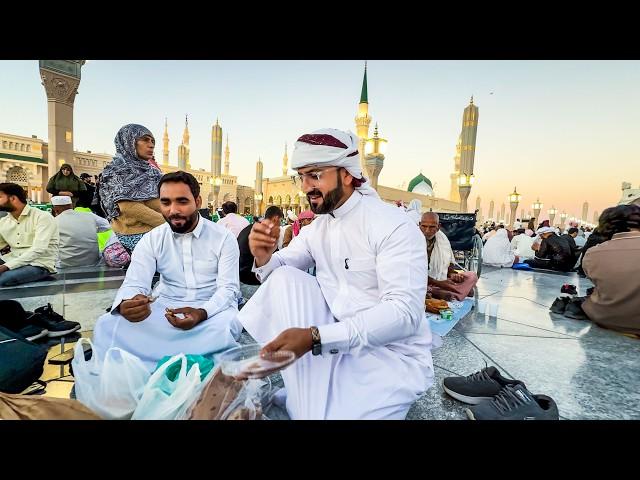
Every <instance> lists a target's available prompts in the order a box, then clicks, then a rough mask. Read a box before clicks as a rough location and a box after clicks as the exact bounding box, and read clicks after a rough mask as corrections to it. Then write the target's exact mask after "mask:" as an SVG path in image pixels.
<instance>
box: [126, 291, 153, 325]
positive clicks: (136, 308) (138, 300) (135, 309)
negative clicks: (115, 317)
mask: <svg viewBox="0 0 640 480" xmlns="http://www.w3.org/2000/svg"><path fill="white" fill-rule="evenodd" d="M149 303H150V301H149V297H148V296H146V295H142V294H141V293H139V294H138V295H136V296H135V297H133V298H131V299H129V300H124V301H123V302H122V303H121V304H120V307H119V309H120V315H122V316H123V317H124V318H126V319H127V320H129V321H130V322H141V321H142V320H144V319H145V318H147V317H148V316H149V315H151V307H150V306H149Z"/></svg>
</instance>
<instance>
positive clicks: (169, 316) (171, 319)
mask: <svg viewBox="0 0 640 480" xmlns="http://www.w3.org/2000/svg"><path fill="white" fill-rule="evenodd" d="M164 317H165V318H166V319H167V320H168V321H169V323H170V324H171V325H173V326H174V327H176V328H180V324H179V323H178V318H176V317H175V316H174V315H173V314H171V313H165V314H164Z"/></svg>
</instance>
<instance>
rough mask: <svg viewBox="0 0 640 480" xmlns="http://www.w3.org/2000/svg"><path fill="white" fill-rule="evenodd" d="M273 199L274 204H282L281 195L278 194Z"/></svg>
mask: <svg viewBox="0 0 640 480" xmlns="http://www.w3.org/2000/svg"><path fill="white" fill-rule="evenodd" d="M273 200H274V201H273V204H274V205H278V206H280V205H282V198H281V197H280V195H276V197H275V198H274V199H273Z"/></svg>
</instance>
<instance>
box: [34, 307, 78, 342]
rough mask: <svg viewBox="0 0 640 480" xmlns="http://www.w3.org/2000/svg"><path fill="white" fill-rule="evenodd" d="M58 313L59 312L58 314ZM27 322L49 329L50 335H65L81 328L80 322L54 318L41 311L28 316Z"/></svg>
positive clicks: (48, 334)
mask: <svg viewBox="0 0 640 480" xmlns="http://www.w3.org/2000/svg"><path fill="white" fill-rule="evenodd" d="M56 315H58V314H56ZM27 322H29V323H30V324H31V325H35V326H36V327H42V328H45V329H47V330H48V333H47V336H48V337H64V336H65V335H69V334H70V333H73V332H75V331H76V330H80V324H79V323H78V322H70V321H68V320H52V319H50V318H49V317H47V316H45V315H42V314H41V313H35V312H34V313H33V314H31V316H29V317H27Z"/></svg>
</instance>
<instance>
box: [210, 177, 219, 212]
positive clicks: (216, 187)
mask: <svg viewBox="0 0 640 480" xmlns="http://www.w3.org/2000/svg"><path fill="white" fill-rule="evenodd" d="M209 181H211V180H209ZM220 185H222V178H220V177H215V178H214V179H213V193H214V195H215V196H216V208H218V203H219V202H218V198H219V196H220Z"/></svg>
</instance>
